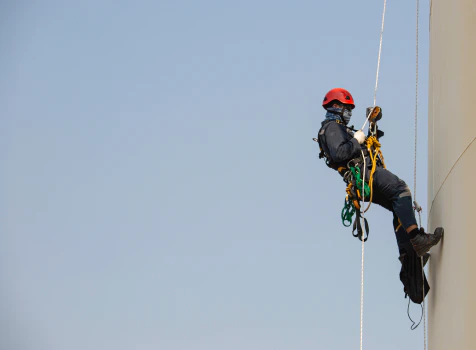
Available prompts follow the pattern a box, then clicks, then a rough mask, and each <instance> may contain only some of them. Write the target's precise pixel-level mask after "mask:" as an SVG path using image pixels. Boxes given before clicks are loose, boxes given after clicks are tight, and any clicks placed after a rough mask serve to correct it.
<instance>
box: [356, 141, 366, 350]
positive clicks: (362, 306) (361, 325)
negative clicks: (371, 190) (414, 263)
mask: <svg viewBox="0 0 476 350" xmlns="http://www.w3.org/2000/svg"><path fill="white" fill-rule="evenodd" d="M360 152H361V153H362V159H363V160H364V168H363V170H362V208H364V207H365V168H366V167H367V165H366V164H365V155H364V151H362V150H360ZM358 220H360V218H358ZM362 221H363V223H364V224H363V225H361V226H362V227H363V229H362V236H361V237H360V239H361V241H362V265H361V273H360V350H362V340H363V334H364V333H363V331H364V257H365V255H364V254H365V248H364V247H365V239H364V230H365V218H364V212H362Z"/></svg>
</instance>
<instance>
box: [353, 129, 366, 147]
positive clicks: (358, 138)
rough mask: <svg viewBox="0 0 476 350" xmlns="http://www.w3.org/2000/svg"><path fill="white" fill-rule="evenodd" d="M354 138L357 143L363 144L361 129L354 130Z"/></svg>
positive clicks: (363, 135) (363, 136)
mask: <svg viewBox="0 0 476 350" xmlns="http://www.w3.org/2000/svg"><path fill="white" fill-rule="evenodd" d="M354 139H356V140H357V141H358V142H359V144H363V143H364V142H365V134H364V132H363V131H362V130H359V131H356V132H355V134H354Z"/></svg>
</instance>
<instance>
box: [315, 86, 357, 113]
mask: <svg viewBox="0 0 476 350" xmlns="http://www.w3.org/2000/svg"><path fill="white" fill-rule="evenodd" d="M335 100H337V101H339V102H341V103H344V104H348V105H352V109H354V108H355V104H354V99H353V98H352V95H351V94H350V92H349V91H347V90H346V89H342V88H335V89H332V90H330V91H329V92H328V93H327V94H326V96H325V97H324V100H323V101H322V107H324V109H326V107H327V105H328V104H329V103H331V102H332V101H335Z"/></svg>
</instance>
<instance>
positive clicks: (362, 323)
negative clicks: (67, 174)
mask: <svg viewBox="0 0 476 350" xmlns="http://www.w3.org/2000/svg"><path fill="white" fill-rule="evenodd" d="M386 9H387V0H384V2H383V13H382V27H381V29H380V43H379V48H378V59H377V74H376V77H375V90H374V106H373V108H372V110H371V111H370V113H369V115H368V116H367V118H366V119H365V123H364V125H362V129H361V130H362V131H363V130H364V128H365V125H366V124H367V121H368V120H369V118H370V116H371V115H372V113H373V111H374V109H375V106H376V105H377V89H378V77H379V72H380V58H381V55H382V41H383V29H384V25H385V12H386ZM361 152H362V159H363V160H364V169H363V171H362V172H363V174H362V175H363V177H362V208H363V207H365V169H366V167H367V165H366V164H365V155H364V152H363V151H362V150H361ZM359 220H360V219H359ZM362 221H363V224H364V225H363V226H362V227H363V228H364V229H363V230H362V236H361V239H362V265H361V274H360V350H362V349H363V347H362V346H363V334H364V332H363V330H364V261H365V260H364V259H365V248H364V247H365V240H364V230H365V217H364V213H363V212H362Z"/></svg>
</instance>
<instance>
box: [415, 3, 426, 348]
mask: <svg viewBox="0 0 476 350" xmlns="http://www.w3.org/2000/svg"><path fill="white" fill-rule="evenodd" d="M419 18H420V1H419V0H416V21H415V23H416V25H415V33H416V34H415V36H416V37H415V143H414V161H413V198H415V202H414V205H415V206H414V208H415V210H416V211H417V213H418V221H419V226H420V227H421V210H422V209H421V207H420V206H419V205H418V203H417V201H416V195H417V148H418V75H419V74H418V65H419V59H418V48H419V41H418V39H419V30H418V29H419V28H418V27H419V23H418V22H419ZM420 261H421V275H422V281H423V282H422V283H423V288H422V290H423V298H422V304H421V305H422V313H423V349H424V350H426V349H427V346H426V303H425V268H424V266H423V256H422V257H421V258H420Z"/></svg>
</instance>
